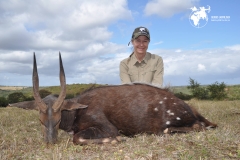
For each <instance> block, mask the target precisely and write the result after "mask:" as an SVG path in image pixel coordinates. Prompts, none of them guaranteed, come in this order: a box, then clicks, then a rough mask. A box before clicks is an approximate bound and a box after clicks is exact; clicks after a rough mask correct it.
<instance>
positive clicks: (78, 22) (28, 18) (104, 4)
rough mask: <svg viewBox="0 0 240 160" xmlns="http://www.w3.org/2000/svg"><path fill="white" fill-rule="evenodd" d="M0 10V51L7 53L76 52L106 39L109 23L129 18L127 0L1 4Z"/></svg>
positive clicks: (129, 12) (8, 2)
mask: <svg viewBox="0 0 240 160" xmlns="http://www.w3.org/2000/svg"><path fill="white" fill-rule="evenodd" d="M0 11H1V12H3V13H2V15H4V16H1V17H0V21H1V24H3V25H0V30H2V31H4V32H0V37H1V38H0V48H2V49H8V50H9V49H10V50H11V49H22V50H29V49H35V50H36V49H40V50H42V49H49V48H51V49H58V50H67V51H76V50H78V49H79V48H84V47H85V46H86V45H88V44H91V43H95V42H98V43H99V42H100V43H101V42H105V41H107V40H109V39H110V38H111V36H112V33H111V32H109V31H108V28H107V27H108V26H109V25H110V24H113V23H115V22H116V21H118V20H122V19H131V18H132V14H131V11H130V10H128V9H127V1H126V0H103V1H98V0H92V1H88V0H81V1H75V0H69V1H63V0H60V1H55V0H50V1H30V0H26V1H23V2H21V3H20V2H18V1H7V2H6V1H1V2H0ZM9 35H11V36H9Z"/></svg>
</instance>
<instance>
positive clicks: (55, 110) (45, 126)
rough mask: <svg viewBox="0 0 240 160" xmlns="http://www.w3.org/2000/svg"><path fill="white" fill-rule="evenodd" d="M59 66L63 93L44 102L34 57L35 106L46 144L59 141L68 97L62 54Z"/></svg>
mask: <svg viewBox="0 0 240 160" xmlns="http://www.w3.org/2000/svg"><path fill="white" fill-rule="evenodd" d="M59 64H60V75H59V76H60V83H61V92H60V94H59V97H58V98H55V99H52V100H49V101H43V100H42V99H41V97H40V95H39V79H38V72H37V63H36V57H35V53H34V55H33V75H32V81H33V96H34V99H35V104H36V105H37V107H38V109H39V120H40V122H41V128H42V132H43V135H44V140H45V142H46V143H56V141H57V135H58V129H59V124H60V122H61V109H62V108H61V106H63V104H64V99H65V96H66V80H65V74H64V69H63V64H62V58H61V54H60V53H59Z"/></svg>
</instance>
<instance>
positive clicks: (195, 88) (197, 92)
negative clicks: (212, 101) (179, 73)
mask: <svg viewBox="0 0 240 160" xmlns="http://www.w3.org/2000/svg"><path fill="white" fill-rule="evenodd" d="M189 83H190V86H187V88H188V89H190V90H191V93H192V96H193V97H194V98H197V99H208V98H209V92H208V90H207V89H206V88H204V87H201V86H200V83H198V82H196V81H195V80H194V79H192V78H190V79H189Z"/></svg>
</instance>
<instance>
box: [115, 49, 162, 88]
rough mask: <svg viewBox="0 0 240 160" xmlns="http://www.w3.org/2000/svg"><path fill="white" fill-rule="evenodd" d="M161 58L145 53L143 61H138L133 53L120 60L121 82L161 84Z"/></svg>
mask: <svg viewBox="0 0 240 160" xmlns="http://www.w3.org/2000/svg"><path fill="white" fill-rule="evenodd" d="M163 73H164V67H163V60H162V57H160V56H158V55H155V54H151V53H149V52H147V53H146V55H145V57H144V59H143V61H142V62H141V63H139V62H138V60H137V58H136V56H135V54H133V55H132V56H131V57H129V58H126V59H124V60H122V61H121V62H120V78H121V83H122V84H126V83H132V82H142V83H150V84H153V85H157V86H160V87H161V86H162V84H163Z"/></svg>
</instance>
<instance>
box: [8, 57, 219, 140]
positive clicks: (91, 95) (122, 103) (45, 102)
mask: <svg viewBox="0 0 240 160" xmlns="http://www.w3.org/2000/svg"><path fill="white" fill-rule="evenodd" d="M59 63H60V84H61V92H60V94H59V96H58V97H55V96H54V95H48V96H47V97H45V98H43V99H41V97H40V95H39V79H38V73H37V63H36V57H35V53H34V56H33V76H32V80H33V95H34V99H35V100H34V101H28V102H27V101H25V102H20V103H16V104H11V105H12V106H17V107H20V108H29V109H37V110H39V119H40V122H41V126H42V133H43V135H44V140H45V142H46V143H56V141H57V133H58V129H62V130H64V131H66V132H69V133H72V134H73V143H74V144H79V145H85V144H89V143H117V142H120V141H122V140H123V138H122V135H124V136H129V137H132V136H134V135H136V134H141V133H146V134H155V135H162V134H172V133H187V132H191V131H204V130H206V129H210V128H216V127H217V124H214V123H212V122H210V121H208V120H207V119H206V118H204V117H203V116H202V115H201V114H200V113H199V112H198V111H197V110H196V109H194V108H193V107H191V106H189V105H188V104H187V103H185V102H184V101H183V100H181V99H179V98H177V97H176V96H174V94H173V93H171V92H169V91H168V90H167V89H162V88H159V87H156V86H152V85H148V84H141V83H132V84H125V85H108V86H101V87H96V88H93V89H90V90H87V91H85V92H83V93H82V94H80V95H79V96H77V97H75V98H72V99H67V100H64V98H65V96H66V80H65V74H64V68H63V63H62V58H61V54H60V53H59Z"/></svg>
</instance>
